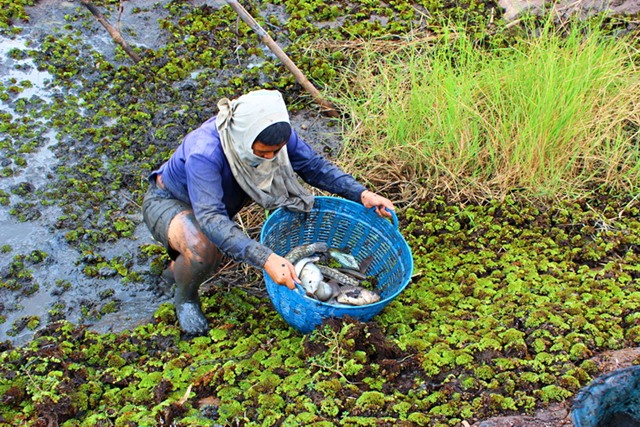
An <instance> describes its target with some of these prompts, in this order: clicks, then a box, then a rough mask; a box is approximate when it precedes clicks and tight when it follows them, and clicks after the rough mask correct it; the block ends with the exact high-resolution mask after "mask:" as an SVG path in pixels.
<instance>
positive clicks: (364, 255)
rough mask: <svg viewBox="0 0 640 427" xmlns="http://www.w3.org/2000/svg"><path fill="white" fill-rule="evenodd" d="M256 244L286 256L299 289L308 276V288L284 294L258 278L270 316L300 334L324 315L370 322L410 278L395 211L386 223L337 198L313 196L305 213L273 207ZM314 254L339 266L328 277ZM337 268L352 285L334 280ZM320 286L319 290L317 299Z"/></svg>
mask: <svg viewBox="0 0 640 427" xmlns="http://www.w3.org/2000/svg"><path fill="white" fill-rule="evenodd" d="M260 242H261V243H262V244H263V245H265V246H267V247H269V248H271V249H272V250H273V251H274V252H276V253H278V254H279V255H282V256H286V257H288V258H289V259H290V261H292V262H293V263H294V265H295V266H297V268H298V269H299V271H300V274H299V276H303V277H304V278H303V277H301V279H302V281H303V284H304V282H305V280H304V279H305V278H309V277H311V278H312V282H311V283H309V284H308V286H310V287H309V288H307V289H305V288H304V287H303V286H302V285H298V286H297V287H296V289H294V290H290V289H288V288H287V287H285V286H281V285H278V284H277V283H275V282H274V281H273V280H272V279H271V278H270V277H269V275H268V274H264V280H265V284H266V287H267V292H268V293H269V297H270V298H271V301H272V303H273V305H274V307H275V309H276V311H278V313H279V314H280V315H281V316H282V317H283V319H284V320H285V321H286V322H287V323H288V324H289V325H291V326H292V327H294V328H295V329H297V330H298V331H300V332H302V333H308V332H311V331H312V330H313V329H315V327H316V326H318V325H320V324H321V323H322V322H323V321H324V320H325V319H328V318H340V317H343V316H349V317H351V318H353V319H356V320H360V321H369V320H370V319H371V318H373V317H374V316H375V315H376V314H378V313H379V312H380V311H382V310H383V309H384V308H385V307H386V306H387V305H388V304H389V303H390V302H391V301H393V299H394V298H395V297H397V296H398V294H400V293H401V292H402V291H403V290H404V288H405V287H406V286H407V285H408V284H409V281H410V280H411V275H412V274H413V258H412V256H411V249H410V248H409V245H408V244H407V242H406V241H405V239H404V237H403V236H402V234H401V233H400V231H399V230H398V219H397V217H396V216H395V213H393V212H392V221H389V220H387V219H385V218H381V217H380V216H378V215H377V214H376V213H375V209H367V208H365V207H364V206H362V205H361V204H358V203H355V202H352V201H349V200H346V199H342V198H338V197H324V196H323V197H316V198H315V202H314V206H313V208H312V209H311V211H310V212H306V213H300V212H293V211H289V210H287V209H284V208H279V209H277V210H275V211H274V212H273V213H272V214H271V215H270V216H269V217H268V218H267V220H266V221H265V223H264V225H263V226H262V230H261V233H260ZM327 255H328V256H327ZM320 257H325V258H331V259H333V260H334V261H337V262H338V263H339V264H340V267H337V268H332V269H331V270H334V271H333V272H328V270H326V269H325V268H324V267H326V266H325V265H323V262H319V261H320ZM305 258H306V259H305ZM316 258H318V260H316ZM350 263H351V265H349V264H350ZM311 265H313V266H315V267H316V268H317V269H318V270H320V274H319V275H318V274H317V272H315V269H314V268H312V267H311ZM307 266H309V267H307ZM305 268H309V271H308V272H305V270H304V269H305ZM340 269H342V271H340ZM335 271H337V272H338V273H342V274H343V275H346V276H348V279H352V280H355V282H353V281H351V282H349V281H348V280H347V281H346V283H345V280H346V279H344V276H338V277H340V278H341V279H340V278H335V277H332V275H333V274H334V272H335ZM356 271H357V274H359V275H360V276H359V277H360V278H359V279H358V276H357V274H354V273H356ZM314 275H315V276H314ZM341 280H342V281H341ZM365 282H367V283H368V285H369V286H365V284H364V283H365ZM314 283H315V284H314ZM322 283H324V284H322ZM325 285H328V287H325ZM314 286H317V287H316V288H314ZM319 287H323V289H321V290H320V293H319V294H318V289H319ZM339 297H340V298H339Z"/></svg>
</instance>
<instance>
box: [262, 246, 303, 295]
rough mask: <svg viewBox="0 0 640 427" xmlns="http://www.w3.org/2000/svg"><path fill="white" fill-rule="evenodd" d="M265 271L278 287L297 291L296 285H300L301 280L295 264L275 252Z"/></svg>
mask: <svg viewBox="0 0 640 427" xmlns="http://www.w3.org/2000/svg"><path fill="white" fill-rule="evenodd" d="M264 269H265V271H266V272H267V274H268V275H269V277H271V279H272V280H273V281H274V282H276V283H277V284H278V285H284V286H286V287H287V288H289V289H295V287H296V283H300V278H299V277H298V275H297V274H296V270H295V269H294V268H293V264H291V263H290V262H289V260H287V259H286V258H283V257H281V256H280V255H278V254H276V253H275V252H274V253H272V254H271V255H269V258H267V261H266V262H265V263H264Z"/></svg>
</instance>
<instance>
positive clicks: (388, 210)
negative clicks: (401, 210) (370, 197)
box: [385, 208, 399, 230]
mask: <svg viewBox="0 0 640 427" xmlns="http://www.w3.org/2000/svg"><path fill="white" fill-rule="evenodd" d="M385 210H386V211H387V212H389V213H390V214H391V220H392V221H393V226H394V227H395V228H396V230H397V229H398V228H399V225H398V217H397V216H396V213H395V211H394V210H393V209H389V208H385Z"/></svg>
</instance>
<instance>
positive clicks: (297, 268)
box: [293, 256, 320, 277]
mask: <svg viewBox="0 0 640 427" xmlns="http://www.w3.org/2000/svg"><path fill="white" fill-rule="evenodd" d="M319 260H320V257H317V256H314V257H305V258H301V259H299V260H298V261H296V262H295V263H294V264H293V269H294V270H295V271H296V274H297V275H298V277H300V273H302V269H303V268H304V266H305V265H307V264H308V263H310V262H316V261H319Z"/></svg>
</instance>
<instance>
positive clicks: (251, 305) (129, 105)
mask: <svg viewBox="0 0 640 427" xmlns="http://www.w3.org/2000/svg"><path fill="white" fill-rule="evenodd" d="M0 3H2V5H3V8H2V12H1V14H0V17H1V19H0V22H1V25H0V31H2V33H3V34H4V35H6V36H11V35H14V34H19V33H20V32H21V30H20V28H21V25H27V23H26V21H28V13H27V11H28V8H27V9H25V8H24V7H23V6H28V5H29V4H30V2H29V1H23V2H16V1H2V2H0ZM117 3H118V2H115V1H113V2H98V1H96V3H95V4H96V5H98V6H99V7H100V8H102V10H103V11H104V12H105V13H106V14H107V16H108V17H110V18H111V19H112V20H115V19H116V18H117V8H116V5H117ZM9 5H10V7H5V6H9ZM145 7H149V8H163V11H164V12H166V16H167V18H165V19H161V20H160V21H159V22H158V25H159V26H160V27H161V28H162V30H163V31H164V32H165V34H166V37H167V42H166V44H165V46H164V47H162V48H160V49H157V50H151V49H144V48H136V49H137V51H138V52H139V54H140V56H141V57H142V58H143V60H142V61H141V62H140V63H137V64H134V63H133V62H132V61H131V59H130V58H128V57H127V56H126V54H124V52H122V51H121V50H117V54H116V55H115V57H114V58H105V57H104V56H103V55H102V54H100V53H98V52H97V51H96V50H94V49H93V48H92V46H90V45H88V44H86V42H85V41H84V38H83V33H86V32H98V31H104V30H103V29H102V28H101V27H100V26H99V25H98V24H97V23H95V21H94V20H93V18H92V17H91V16H90V15H89V14H88V12H87V10H86V9H85V8H83V7H82V6H81V5H78V6H77V8H76V9H74V12H73V13H71V14H69V15H68V16H67V17H66V20H67V22H68V24H67V25H66V26H65V27H63V28H59V30H58V31H56V33H55V34H48V35H43V36H42V37H41V38H40V39H38V40H32V47H30V48H28V49H25V50H23V51H15V52H13V54H14V55H16V56H19V55H28V56H29V57H32V58H33V59H34V60H35V61H36V63H37V64H38V67H41V69H42V70H46V71H48V72H49V73H51V75H52V76H54V79H55V81H54V84H55V85H58V86H59V88H60V96H59V97H56V98H55V99H54V101H53V102H52V103H51V104H47V103H43V102H40V101H39V100H38V99H36V98H31V99H29V100H24V99H16V97H15V94H16V93H19V92H20V91H21V87H24V86H25V85H28V83H26V82H15V85H12V86H9V87H2V88H0V96H2V97H3V99H4V100H8V101H9V102H12V100H13V107H14V110H15V111H17V112H21V113H22V114H20V116H18V115H16V116H15V117H13V116H12V115H11V114H10V113H7V116H6V117H4V118H3V124H2V125H1V126H2V127H1V128H0V131H1V135H0V136H1V139H0V149H2V150H3V153H6V156H7V157H9V158H10V159H11V162H10V163H8V164H7V165H6V166H4V169H3V170H2V174H3V175H4V176H9V175H11V174H14V173H17V172H18V171H19V168H20V167H21V164H23V161H24V156H23V155H24V153H28V152H30V150H34V149H35V148H36V147H37V146H38V141H39V140H40V138H39V137H40V136H41V135H43V134H44V133H45V132H46V131H47V130H48V129H50V128H51V127H53V128H55V129H56V130H57V131H58V133H59V136H60V140H59V143H58V145H57V146H56V147H54V150H55V152H56V155H57V157H58V158H59V159H60V166H59V167H58V169H57V170H56V176H55V181H56V185H52V186H50V187H48V188H46V189H45V190H41V191H40V190H39V191H37V192H28V191H26V192H24V193H23V201H22V202H21V203H20V204H16V205H14V206H11V208H12V212H13V213H14V214H15V215H16V217H18V218H21V219H23V220H28V218H29V217H30V216H31V215H34V212H37V209H38V206H41V205H46V204H50V203H58V204H60V206H61V207H62V210H63V215H62V216H61V217H60V218H58V220H57V227H58V229H59V230H60V232H61V233H63V234H64V236H65V238H66V240H67V241H68V242H69V243H70V244H72V245H75V246H76V247H78V248H79V249H81V251H83V253H84V256H83V259H84V261H83V262H84V264H83V265H84V273H85V274H87V275H88V276H91V275H97V274H98V272H99V271H100V269H102V268H107V267H108V268H112V269H113V270H115V271H116V272H117V273H118V274H120V275H121V276H122V277H123V280H127V281H131V282H136V281H138V280H141V278H140V277H138V276H137V274H136V272H135V271H133V270H131V269H130V268H129V266H130V258H128V256H127V255H123V256H122V257H116V258H114V259H104V258H102V257H101V256H100V255H99V254H94V253H93V249H92V248H93V245H95V244H97V243H105V242H110V241H117V240H118V239H120V238H123V237H127V236H129V235H130V233H131V232H132V230H133V228H134V226H135V225H136V224H135V222H134V220H133V218H139V204H140V201H141V199H142V195H143V193H144V191H145V181H144V176H145V175H146V173H147V172H148V171H150V170H151V169H152V168H153V167H155V166H157V165H158V164H160V163H161V162H162V161H163V160H164V159H166V158H167V157H168V155H169V154H170V153H171V151H172V149H173V148H174V147H175V145H176V141H177V140H179V139H180V138H181V137H182V136H183V135H184V134H185V133H186V132H187V131H189V130H190V129H193V128H194V127H196V126H197V125H198V124H199V123H201V122H202V121H204V120H205V119H207V118H208V117H210V116H211V115H212V114H213V113H214V105H215V101H216V100H217V99H218V98H219V97H220V96H223V95H224V96H232V95H236V94H239V93H241V92H244V91H246V90H249V89H252V88H255V87H258V86H260V87H273V88H278V89H280V90H282V91H283V92H284V93H285V95H286V97H287V100H288V101H289V102H290V104H291V105H292V106H293V108H309V107H310V106H311V105H312V104H311V102H310V99H309V97H307V96H305V95H304V94H303V93H302V92H301V90H300V87H299V86H297V84H296V83H295V81H294V80H293V78H292V77H291V76H290V74H289V73H288V72H287V71H286V70H285V69H284V68H283V67H281V66H280V65H279V63H278V62H277V60H276V59H275V58H273V57H270V56H269V55H267V54H266V52H265V50H264V49H262V48H261V45H260V44H259V42H258V40H257V39H256V38H255V36H254V35H253V34H252V33H251V31H250V29H249V28H248V27H246V26H245V25H244V24H242V23H241V22H239V21H238V20H237V17H236V16H235V14H234V13H233V11H232V9H230V8H229V7H222V8H221V9H215V8H212V7H210V6H198V7H196V6H194V5H192V4H191V3H190V2H182V1H167V2H164V3H162V4H160V3H154V4H151V3H149V4H147V5H146V6H145ZM246 7H247V8H248V9H249V10H250V11H251V12H252V13H253V14H254V16H260V17H261V22H262V23H263V24H264V25H265V27H267V28H268V29H269V30H270V31H272V32H273V33H274V37H276V36H275V35H276V34H277V37H276V38H277V41H278V42H279V43H281V44H282V45H286V46H287V52H288V53H289V55H290V56H291V57H292V59H294V61H295V62H296V63H297V64H298V66H299V67H300V68H301V69H302V70H303V71H304V72H305V73H307V74H308V75H309V76H311V77H312V78H313V79H314V81H315V82H317V83H318V84H319V85H330V84H331V80H332V78H333V77H334V76H335V73H338V72H340V69H341V68H340V67H342V66H343V65H344V64H345V61H348V57H346V56H345V55H344V52H343V51H341V50H336V52H335V54H333V55H326V52H322V53H323V54H322V55H319V54H318V55H316V54H315V53H320V52H316V51H314V50H313V49H314V46H321V45H319V44H317V43H318V41H319V40H320V39H331V40H334V41H335V40H338V41H339V40H356V39H358V38H359V37H363V36H384V37H394V36H398V37H399V36H402V35H403V34H406V33H409V32H411V31H418V30H423V31H426V30H427V29H432V28H435V27H434V25H435V23H436V19H438V20H441V19H452V20H457V21H463V22H465V23H466V24H467V25H469V27H470V28H471V29H472V30H473V31H476V32H477V34H478V37H479V38H482V37H486V36H488V35H489V34H493V33H495V31H494V30H495V28H496V26H499V25H504V23H499V22H496V21H499V20H496V19H495V16H494V15H495V13H496V12H497V11H499V9H498V8H497V6H496V4H494V3H492V2H476V1H470V2H456V3H455V4H445V3H440V2H430V1H421V2H403V1H391V2H389V3H380V2H373V1H361V2H348V3H342V2H340V3H338V2H333V3H332V2H316V1H308V0H305V1H274V2H272V3H269V4H265V3H260V4H256V3H249V4H247V5H246ZM491 10H493V11H494V13H491ZM274 11H275V12H274ZM276 12H277V13H276ZM134 13H135V11H134ZM336 23H339V24H340V25H336ZM613 24H615V25H620V24H616V23H613ZM136 31H140V32H142V31H144V29H143V28H128V29H127V31H125V32H124V35H125V37H126V36H127V35H128V36H129V37H131V38H135V33H136ZM501 37H507V36H505V35H504V34H503V35H501ZM505 42H507V40H506V39H505ZM248 63H259V64H261V65H260V66H259V67H248V66H247V64H248ZM43 119H44V121H43ZM21 159H22V160H21ZM2 200H7V203H8V200H9V198H8V195H2V194H0V202H1V201H2ZM638 210H639V207H638V204H637V202H636V200H635V199H634V198H632V197H631V196H625V195H616V194H608V193H607V192H606V191H602V192H601V194H600V195H599V197H597V198H593V199H590V200H584V201H575V202H566V203H559V204H554V205H552V206H547V205H543V204H540V205H537V204H534V203H525V202H523V201H520V200H518V199H516V198H507V199H505V200H503V201H488V202H485V203H482V204H473V203H467V204H465V203H462V202H460V201H456V202H455V203H453V202H448V201H447V200H446V198H445V197H438V196H432V197H429V198H425V199H424V200H414V201H412V203H411V204H407V205H406V206H404V205H402V204H400V205H399V213H400V217H401V219H402V221H401V230H402V233H403V234H404V235H405V237H406V239H407V241H408V243H409V245H410V246H411V248H412V250H413V255H414V262H415V274H414V277H413V279H412V281H411V283H410V284H409V286H408V287H407V288H406V290H405V291H404V292H403V293H402V294H400V295H399V296H398V297H397V298H396V300H394V301H393V302H392V303H391V304H390V305H389V306H388V307H387V308H386V309H385V310H384V311H383V312H382V313H381V314H379V315H378V316H376V317H375V318H374V319H373V320H372V321H371V322H366V323H360V322H354V321H351V320H350V319H342V320H340V321H335V320H334V321H328V322H327V323H326V325H323V326H322V327H321V328H319V329H317V330H316V331H314V332H313V333H311V334H309V335H307V336H303V335H300V334H299V333H297V332H296V331H294V330H293V329H291V328H290V327H288V325H287V324H286V323H285V322H284V321H283V320H282V319H281V318H280V316H279V315H278V314H277V313H276V312H275V311H274V310H273V308H272V306H271V302H270V301H269V299H268V297H267V296H266V294H265V293H264V292H263V291H261V290H260V286H261V285H260V284H259V282H260V279H259V276H258V275H257V274H256V273H257V272H250V273H249V278H250V279H251V280H253V281H254V282H255V283H256V288H258V291H255V289H247V288H246V287H229V288H227V289H225V290H224V291H221V289H216V288H215V287H212V288H209V289H207V290H206V292H205V294H204V295H203V304H204V311H205V314H206V315H207V317H208V319H209V320H210V322H211V326H212V329H211V332H210V333H209V335H208V336H206V337H200V338H192V339H186V340H185V339H182V337H181V334H180V330H179V328H178V326H177V323H176V318H175V312H174V310H173V306H172V305H170V304H165V305H162V306H160V307H159V308H158V310H157V312H156V313H155V315H154V320H153V322H152V323H149V324H145V325H141V326H139V327H138V328H136V329H134V330H131V331H124V332H120V333H108V334H98V333H96V332H94V331H91V330H90V329H87V328H85V327H83V326H78V325H75V324H72V323H69V322H67V321H65V320H64V319H59V320H57V321H51V322H48V323H47V324H46V325H44V326H43V327H41V329H40V330H39V332H38V336H37V337H36V338H35V339H34V340H33V341H31V342H30V343H29V344H27V345H25V346H24V347H20V348H14V347H13V346H12V345H11V344H10V343H8V342H5V343H0V425H7V426H17V425H24V426H44V425H60V426H66V427H73V426H113V425H115V426H169V425H171V426H214V425H229V426H236V425H243V426H244V425H247V426H249V425H250V426H272V425H273V426H275V425H282V426H299V425H308V426H327V427H328V426H438V427H444V426H457V425H460V424H461V423H462V422H463V421H469V422H473V421H477V420H480V419H484V418H487V417H491V416H494V415H498V414H514V413H531V412H532V411H533V410H534V409H535V408H538V407H541V406H544V405H547V404H549V403H551V402H558V401H564V400H567V399H570V398H571V397H572V396H573V395H574V394H575V393H576V392H577V391H578V390H579V389H580V388H581V387H582V386H584V385H585V384H587V383H588V382H589V381H590V380H591V379H592V378H594V377H595V376H597V375H598V368H597V365H596V364H595V363H593V362H592V361H591V357H592V356H593V355H594V354H596V353H598V352H601V351H605V350H610V349H619V348H625V347H630V346H636V345H637V343H638V341H640V314H639V312H638V307H640V292H638V283H639V282H638V280H639V277H640V268H639V267H638V255H639V253H640V247H639V243H640V222H639V218H640V216H639V211H638ZM129 256H130V255H129ZM136 256H139V257H143V258H146V259H148V262H149V263H151V264H153V265H154V266H155V267H156V270H155V271H156V272H158V273H159V271H160V269H161V266H162V262H163V261H164V259H165V255H164V253H163V252H162V249H161V248H159V247H155V246H146V247H141V248H140V253H139V254H136ZM45 258H46V254H43V253H32V254H25V255H24V256H19V257H16V258H15V260H14V261H13V263H12V264H11V265H12V268H14V270H13V272H9V273H10V274H7V275H6V276H3V279H2V282H1V285H2V286H3V287H11V286H14V287H15V288H16V291H20V292H26V291H28V289H29V287H30V286H31V287H33V286H37V284H34V283H32V280H31V279H30V277H29V274H28V268H27V267H28V266H29V265H33V264H37V263H39V262H42V261H43V260H44V259H45ZM234 268H238V269H240V268H241V267H240V266H237V267H234ZM60 286H61V287H62V286H73V284H60ZM25 289H26V290H25ZM105 298H108V295H105ZM112 308H113V309H117V307H112ZM52 309H53V308H52ZM0 315H1V313H0ZM32 321H33V322H36V323H39V321H38V319H32ZM38 326H39V325H35V324H32V325H31V326H30V327H33V328H36V327H38Z"/></svg>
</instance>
